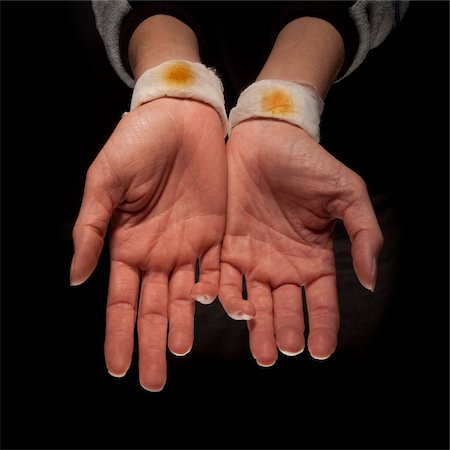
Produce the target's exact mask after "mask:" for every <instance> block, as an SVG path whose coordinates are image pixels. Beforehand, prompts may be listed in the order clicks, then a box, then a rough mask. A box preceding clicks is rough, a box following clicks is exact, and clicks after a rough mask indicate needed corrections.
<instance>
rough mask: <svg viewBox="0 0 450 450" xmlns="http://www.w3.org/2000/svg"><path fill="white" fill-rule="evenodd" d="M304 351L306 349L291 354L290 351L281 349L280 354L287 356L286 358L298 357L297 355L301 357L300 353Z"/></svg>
mask: <svg viewBox="0 0 450 450" xmlns="http://www.w3.org/2000/svg"><path fill="white" fill-rule="evenodd" d="M303 350H305V347H303V348H302V349H301V350H299V351H298V352H289V351H288V350H282V349H281V348H280V352H281V353H283V355H286V356H297V355H300V353H303Z"/></svg>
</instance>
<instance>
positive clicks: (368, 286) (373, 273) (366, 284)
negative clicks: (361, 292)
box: [360, 258, 377, 292]
mask: <svg viewBox="0 0 450 450" xmlns="http://www.w3.org/2000/svg"><path fill="white" fill-rule="evenodd" d="M376 277H377V260H376V259H375V258H373V259H372V267H371V269H370V281H369V282H365V281H362V280H360V281H361V284H362V285H363V286H364V287H365V288H366V289H367V290H368V291H370V292H373V291H374V290H375V282H376Z"/></svg>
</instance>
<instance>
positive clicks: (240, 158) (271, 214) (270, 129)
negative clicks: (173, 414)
mask: <svg viewBox="0 0 450 450" xmlns="http://www.w3.org/2000/svg"><path fill="white" fill-rule="evenodd" d="M343 60H344V45H343V42H342V39H341V36H340V35H339V33H338V32H337V31H336V29H335V28H334V27H333V26H332V25H330V24H329V23H327V22H325V21H323V20H321V19H316V18H310V17H305V18H301V19H297V20H294V21H293V22H291V23H289V24H288V25H287V26H286V27H285V28H284V29H283V30H282V31H281V32H280V34H279V36H278V38H277V40H276V42H275V45H274V47H273V49H272V52H271V54H270V56H269V58H268V60H267V62H266V64H265V65H264V67H263V69H262V70H261V73H260V74H259V76H258V78H257V80H264V79H272V80H288V81H305V82H307V83H309V84H310V85H312V86H313V87H314V88H315V89H316V91H317V92H318V93H319V95H321V96H322V98H325V96H326V94H327V92H328V91H329V89H330V86H331V84H332V82H333V81H334V79H335V78H336V76H337V75H338V73H339V70H340V68H341V66H342V62H343ZM227 156H228V204H227V226H226V233H225V238H224V243H223V248H222V256H221V261H222V264H221V281H220V291H219V299H220V301H221V303H222V305H223V307H224V309H225V310H226V311H227V312H228V314H229V315H230V317H233V318H234V319H244V320H247V321H248V322H247V323H248V329H249V335H250V350H251V352H252V354H253V357H254V358H255V359H256V361H257V363H258V364H259V365H261V366H270V365H272V364H274V363H275V361H276V359H277V356H278V350H280V351H282V352H283V353H285V354H286V355H290V356H292V355H297V354H299V353H301V352H302V351H303V349H304V348H305V345H306V344H305V336H304V329H305V324H304V311H303V310H302V292H301V286H304V287H305V292H306V303H307V307H308V311H307V312H308V319H309V328H310V332H309V336H308V339H307V346H308V350H309V352H310V354H311V355H312V356H313V357H314V358H317V359H326V358H328V357H329V356H330V355H331V354H332V353H333V352H334V350H335V348H336V346H337V336H338V331H339V305H338V298H337V290H336V268H335V262H334V252H333V242H332V236H333V227H334V223H335V220H336V219H341V220H343V222H344V225H345V226H346V229H347V231H348V233H349V236H350V238H351V240H352V257H353V265H354V268H355V271H356V274H357V276H358V278H359V280H360V282H361V284H362V285H363V286H364V287H366V288H367V289H369V290H372V291H373V290H374V288H375V282H376V271H377V269H376V267H377V264H376V261H377V257H378V254H379V252H380V250H381V247H382V245H383V236H382V233H381V230H380V228H379V225H378V222H377V219H376V217H375V214H374V211H373V208H372V205H371V202H370V199H369V196H368V193H367V188H366V185H365V183H364V181H363V180H362V179H361V178H360V177H359V176H358V175H357V174H356V173H354V172H353V171H351V170H350V169H349V168H347V167H345V166H344V165H343V164H342V163H340V162H339V161H338V160H336V159H335V158H334V157H333V156H332V155H330V154H329V153H328V152H327V151H326V150H325V149H324V148H323V147H321V146H320V145H319V144H317V143H316V142H315V141H314V140H313V139H312V138H311V137H310V136H309V135H308V134H307V133H306V132H305V131H304V130H302V129H301V128H300V127H297V126H294V125H291V124H288V123H285V122H282V121H278V120H271V119H257V118H255V119H251V120H248V121H244V122H242V123H240V124H238V125H237V126H236V127H235V128H234V129H233V131H232V133H231V137H230V139H229V140H228V142H227ZM242 275H245V277H246V282H247V292H248V301H244V300H242V295H241V285H242Z"/></svg>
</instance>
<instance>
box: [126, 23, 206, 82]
mask: <svg viewBox="0 0 450 450" xmlns="http://www.w3.org/2000/svg"><path fill="white" fill-rule="evenodd" d="M128 58H129V62H130V67H131V70H132V72H133V75H134V78H135V80H137V79H138V78H139V77H140V76H141V75H142V74H143V73H144V72H145V71H147V70H149V69H151V68H153V67H156V66H158V65H160V64H161V63H163V62H165V61H169V60H185V61H191V62H200V55H199V49H198V42H197V37H196V36H195V33H194V32H193V31H192V29H191V28H189V27H188V26H187V25H186V24H184V23H183V22H181V21H180V20H178V19H176V18H174V17H171V16H166V15H161V14H158V15H155V16H152V17H149V18H148V19H146V20H144V21H143V22H142V23H141V24H140V25H139V26H138V27H137V28H136V30H135V31H134V33H133V35H132V36H131V39H130V43H129V47H128Z"/></svg>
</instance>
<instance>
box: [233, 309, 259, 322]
mask: <svg viewBox="0 0 450 450" xmlns="http://www.w3.org/2000/svg"><path fill="white" fill-rule="evenodd" d="M230 317H231V318H232V319H234V320H252V319H254V318H255V317H254V316H250V315H248V314H245V313H243V312H242V311H237V312H234V313H230Z"/></svg>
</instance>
